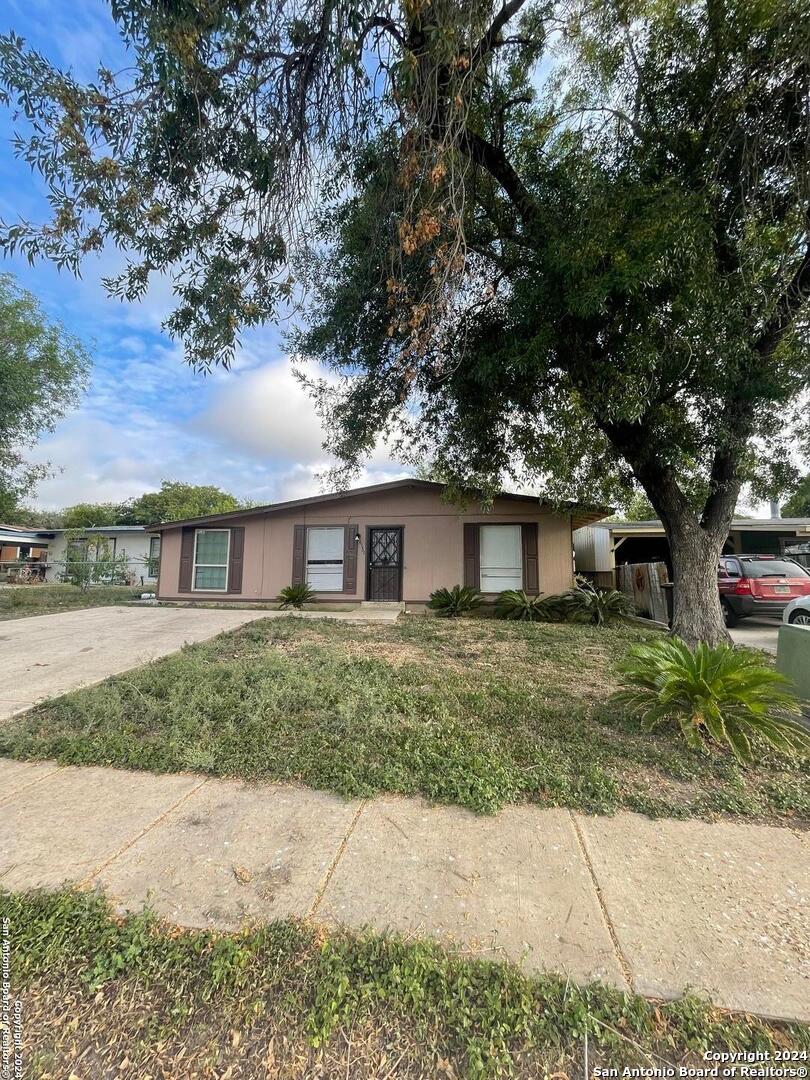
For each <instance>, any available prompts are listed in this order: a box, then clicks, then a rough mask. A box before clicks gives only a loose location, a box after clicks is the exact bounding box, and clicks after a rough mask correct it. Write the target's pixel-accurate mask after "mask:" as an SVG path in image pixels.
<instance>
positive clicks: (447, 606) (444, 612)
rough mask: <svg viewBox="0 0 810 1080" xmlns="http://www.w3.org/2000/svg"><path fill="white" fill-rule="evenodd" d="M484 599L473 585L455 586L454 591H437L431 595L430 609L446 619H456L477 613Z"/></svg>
mask: <svg viewBox="0 0 810 1080" xmlns="http://www.w3.org/2000/svg"><path fill="white" fill-rule="evenodd" d="M483 602H484V597H483V596H482V594H481V593H480V592H479V591H478V589H475V588H473V587H472V586H471V585H454V586H453V588H452V589H436V590H435V592H432V593H431V594H430V599H429V600H428V605H427V606H428V607H429V608H430V610H431V611H433V612H435V614H436V615H439V616H441V617H442V618H444V619H456V618H458V616H459V615H463V614H464V613H465V612H466V611H475V609H476V608H479V607H480V606H481V605H482V604H483Z"/></svg>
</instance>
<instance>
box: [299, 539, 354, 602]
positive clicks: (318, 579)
mask: <svg viewBox="0 0 810 1080" xmlns="http://www.w3.org/2000/svg"><path fill="white" fill-rule="evenodd" d="M344 546H345V530H344V528H343V526H342V525H340V526H326V527H318V528H315V527H311V528H308V529H307V585H309V587H310V588H311V589H314V590H315V592H342V591H343V553H344Z"/></svg>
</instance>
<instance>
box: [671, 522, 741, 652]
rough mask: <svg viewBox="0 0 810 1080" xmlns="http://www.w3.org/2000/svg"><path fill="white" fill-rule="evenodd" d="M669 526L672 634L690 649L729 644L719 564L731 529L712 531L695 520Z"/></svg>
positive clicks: (673, 523)
mask: <svg viewBox="0 0 810 1080" xmlns="http://www.w3.org/2000/svg"><path fill="white" fill-rule="evenodd" d="M665 525H666V532H667V539H668V540H669V550H670V555H671V558H672V571H673V585H674V596H673V617H672V633H673V634H674V635H676V636H677V637H679V638H682V639H683V640H684V641H685V642H686V643H687V645H689V647H690V648H694V647H695V645H697V643H698V642H699V641H705V642H708V644H709V645H718V644H720V642H727V641H729V640H730V637H729V633H728V630H727V629H726V625H725V620H724V618H723V611H722V608H721V607H720V593H719V592H718V588H717V563H718V560H719V558H720V555H721V554H722V551H723V545H724V544H725V542H726V539H727V537H728V528H727V527H726V526H724V527H723V528H721V529H714V530H708V529H706V528H702V527H701V526H700V525H698V524H697V522H696V521H695V520H694V519H692V520H691V521H688V522H677V523H675V522H669V523H665Z"/></svg>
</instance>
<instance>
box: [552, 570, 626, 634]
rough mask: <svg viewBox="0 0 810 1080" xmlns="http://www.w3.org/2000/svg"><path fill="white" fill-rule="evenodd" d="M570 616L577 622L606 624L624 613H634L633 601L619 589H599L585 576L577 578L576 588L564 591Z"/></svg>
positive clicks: (564, 598)
mask: <svg viewBox="0 0 810 1080" xmlns="http://www.w3.org/2000/svg"><path fill="white" fill-rule="evenodd" d="M563 600H564V603H565V607H566V611H567V614H568V617H569V618H570V619H572V620H574V621H575V622H590V623H594V624H595V625H596V626H604V625H605V624H606V623H609V622H612V620H613V619H616V618H620V617H621V616H622V615H632V614H633V611H634V608H633V602H632V600H631V599H630V598H629V597H628V596H625V594H624V593H623V592H620V591H619V590H618V589H597V588H596V586H594V585H592V584H591V582H590V581H586V580H585V579H584V578H579V579H577V585H576V588H574V589H569V590H568V592H567V593H564V595H563Z"/></svg>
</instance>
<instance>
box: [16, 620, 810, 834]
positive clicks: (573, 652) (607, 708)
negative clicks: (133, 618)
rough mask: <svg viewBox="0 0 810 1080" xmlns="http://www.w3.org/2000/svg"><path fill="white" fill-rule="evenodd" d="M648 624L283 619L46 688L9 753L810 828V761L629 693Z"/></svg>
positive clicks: (472, 800) (466, 801)
mask: <svg viewBox="0 0 810 1080" xmlns="http://www.w3.org/2000/svg"><path fill="white" fill-rule="evenodd" d="M649 633H650V632H649V631H647V630H644V629H639V628H635V627H621V628H609V629H604V630H599V629H596V628H592V627H587V626H572V625H566V624H544V623H529V624H524V623H503V622H497V621H494V620H484V619H464V620H437V619H429V618H414V619H410V620H400V621H399V622H397V623H393V624H386V625H374V624H369V625H363V624H356V623H355V624H352V623H341V622H334V621H328V620H325V619H324V620H317V621H315V620H312V621H307V620H303V619H295V618H289V619H268V620H261V621H258V622H254V623H250V624H249V625H247V626H245V627H242V628H241V629H239V630H236V631H233V632H231V633H227V634H222V635H220V636H219V637H217V638H215V639H213V640H211V641H208V642H204V643H201V644H197V645H192V646H188V647H186V648H185V649H184V650H183V651H182V652H181V653H177V654H175V655H173V656H169V657H166V658H165V659H163V660H159V661H156V662H155V663H152V664H149V665H148V666H146V667H143V668H139V669H137V670H135V671H132V672H128V673H126V674H124V675H120V676H117V677H115V678H113V679H110V680H108V681H107V682H105V683H102V684H100V685H98V686H95V687H92V688H89V689H87V690H80V691H77V692H76V693H73V694H68V695H66V696H65V697H62V698H58V699H55V700H54V701H51V702H48V703H46V704H43V705H41V706H39V707H37V708H35V709H33V710H32V711H30V712H29V713H26V714H25V715H23V716H21V717H18V718H15V719H14V720H11V721H9V722H8V723H7V724H4V725H3V726H2V727H0V754H5V755H6V756H12V757H20V758H57V759H58V760H59V761H60V762H63V763H70V764H96V765H117V766H123V767H130V768H138V769H149V770H152V771H153V772H181V771H187V770H192V771H199V772H203V773H210V774H213V775H218V776H238V777H244V778H246V779H256V780H260V779H262V780H263V779H274V780H289V781H302V782H304V783H306V784H309V785H310V786H312V787H318V788H327V789H331V790H333V791H336V792H339V793H341V794H343V795H347V796H370V795H374V794H375V793H376V792H379V791H390V792H401V793H403V794H405V795H416V794H421V795H424V796H426V797H427V798H429V799H432V800H436V801H441V802H452V803H460V804H462V805H464V806H468V807H471V808H472V809H474V810H477V811H484V812H490V811H494V810H497V809H498V808H499V807H500V806H502V805H503V804H505V803H508V802H518V801H522V800H530V801H533V802H537V803H540V804H542V805H545V806H568V807H573V808H576V809H580V810H585V811H590V812H595V813H610V812H612V811H615V810H617V809H619V808H626V809H631V810H638V811H641V812H644V813H649V814H653V815H667V816H677V817H685V816H702V817H712V816H715V815H734V816H740V817H746V818H753V819H758V820H763V821H769V820H770V821H777V822H782V823H786V824H791V825H798V826H800V827H807V826H808V825H810V765H808V763H807V762H804V763H803V765H795V764H791V763H790V762H789V761H787V760H786V759H784V758H781V757H779V756H777V755H774V754H770V755H768V754H765V753H764V752H762V751H761V752H760V754H759V757H758V760H757V764H756V766H754V767H752V768H749V769H741V768H740V767H739V766H738V765H737V764H736V763H735V762H734V761H733V759H732V758H731V756H730V755H729V754H727V753H725V752H723V751H717V752H715V753H713V754H711V755H710V754H708V753H698V752H693V751H689V750H687V749H686V748H685V746H684V745H683V743H682V742H681V740H680V737H679V736H678V735H676V733H675V732H674V731H667V730H665V729H660V730H659V731H658V732H657V733H656V734H655V735H648V734H644V733H643V732H641V731H640V729H639V726H638V724H637V723H636V722H634V721H632V720H630V719H628V718H627V717H625V716H624V715H623V714H622V713H621V712H620V711H619V710H618V709H617V708H616V707H615V706H614V705H612V704H611V703H610V702H609V700H608V699H609V697H610V695H611V693H612V692H613V690H614V689H615V685H616V684H615V676H614V671H615V665H616V663H617V661H618V660H619V658H620V657H622V656H623V655H624V653H625V652H626V650H627V648H628V647H629V646H630V645H631V644H632V643H633V642H636V641H639V640H640V639H642V638H644V637H645V636H647V635H648V634H649Z"/></svg>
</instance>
